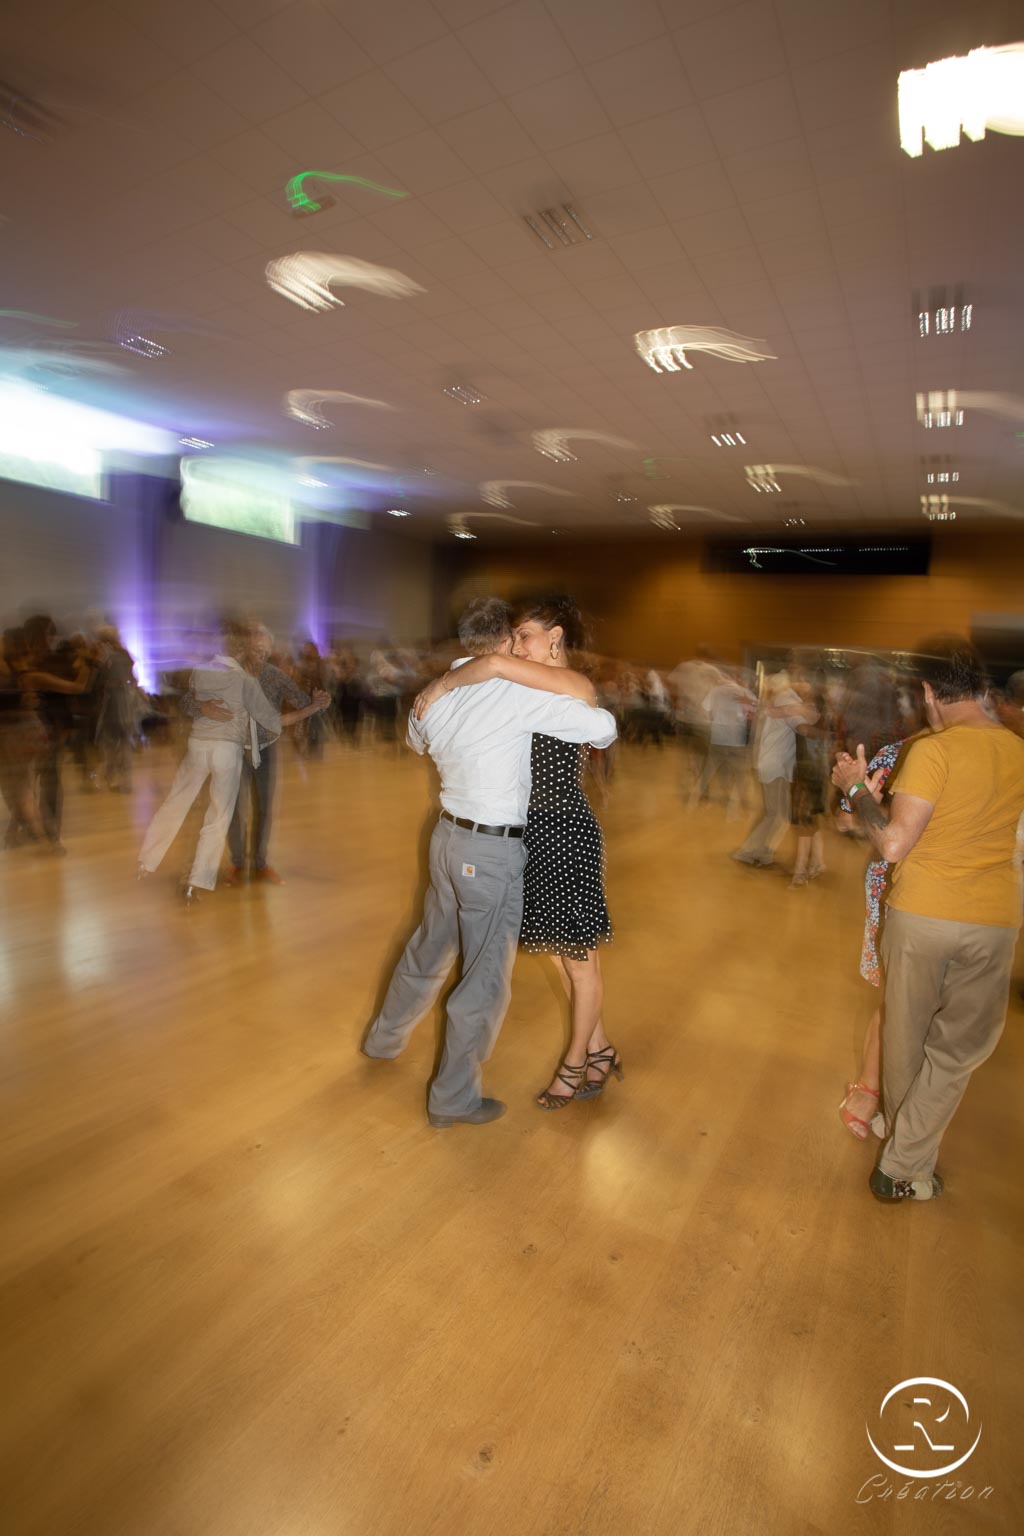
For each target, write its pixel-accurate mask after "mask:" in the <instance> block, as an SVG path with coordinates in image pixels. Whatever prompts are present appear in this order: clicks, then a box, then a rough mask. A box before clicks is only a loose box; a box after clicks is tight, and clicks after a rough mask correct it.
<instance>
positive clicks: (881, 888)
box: [842, 741, 903, 987]
mask: <svg viewBox="0 0 1024 1536" xmlns="http://www.w3.org/2000/svg"><path fill="white" fill-rule="evenodd" d="M902 748H903V742H902V741H893V742H890V744H889V745H888V746H887V747H881V748H880V749H879V751H877V752H876V753H875V755H874V757H873V758H872V759H871V761H870V763H868V773H877V772H878V771H879V769H881V770H882V780H881V782H882V786H883V788H884V787H885V785H886V784H887V783H888V782H889V776H890V774H891V773H892V771H893V769H894V768H895V767H896V761H897V759H898V757H899V755H900V752H901V751H902ZM842 808H843V810H844V811H849V810H851V806H850V802H849V801H848V800H847V799H846V797H845V795H844V796H843V800H842ZM888 876H889V866H888V864H887V863H886V861H885V859H872V860H871V863H870V864H869V865H868V867H867V869H866V870H865V873H864V895H865V897H866V898H867V912H866V913H865V917H864V942H863V944H862V945H861V952H860V974H861V975H862V976H863V978H864V980H865V981H870V983H871V985H872V986H873V987H879V986H881V984H882V968H881V966H880V965H879V962H878V932H879V929H880V928H881V926H882V899H883V897H884V896H885V885H886V881H887V879H888Z"/></svg>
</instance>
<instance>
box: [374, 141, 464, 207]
mask: <svg viewBox="0 0 1024 1536" xmlns="http://www.w3.org/2000/svg"><path fill="white" fill-rule="evenodd" d="M380 157H381V159H382V160H383V162H384V164H385V165H387V166H389V167H390V168H391V170H392V171H393V172H394V174H395V175H396V176H397V177H399V179H400V181H401V184H402V185H403V186H404V187H408V189H409V191H410V192H413V193H425V192H436V191H437V190H438V189H439V188H441V187H447V186H451V185H452V183H453V182H459V181H465V179H466V165H465V163H464V162H463V161H462V160H460V159H459V157H458V155H457V154H456V153H455V152H454V150H452V149H449V147H448V145H447V144H446V143H445V142H444V140H443V139H442V138H441V136H440V134H438V133H437V132H436V131H435V130H434V129H433V128H428V129H427V130H426V132H425V133H415V134H413V135H412V137H411V138H408V139H401V140H400V141H399V142H398V143H397V144H388V145H385V146H384V147H382V149H381V151H380Z"/></svg>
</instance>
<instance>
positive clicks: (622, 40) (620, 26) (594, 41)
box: [547, 0, 665, 64]
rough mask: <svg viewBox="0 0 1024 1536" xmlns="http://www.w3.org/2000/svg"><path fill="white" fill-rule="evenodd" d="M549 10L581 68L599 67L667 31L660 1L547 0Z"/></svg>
mask: <svg viewBox="0 0 1024 1536" xmlns="http://www.w3.org/2000/svg"><path fill="white" fill-rule="evenodd" d="M547 8H548V10H549V11H550V12H551V15H552V16H553V17H554V19H555V21H556V22H557V24H558V27H559V30H560V31H561V33H562V36H563V37H564V38H565V39H566V41H567V42H568V44H569V47H570V48H571V49H572V51H573V52H574V53H575V55H576V57H577V58H578V59H579V61H580V63H581V64H595V63H597V62H598V60H600V59H606V58H608V56H609V55H610V54H616V53H620V52H621V51H622V49H624V48H629V47H631V46H632V45H633V44H635V43H646V42H648V41H650V39H652V38H655V37H660V36H661V35H662V34H663V32H664V31H665V23H664V20H663V18H662V15H661V12H660V10H659V9H658V4H657V0H630V3H629V4H628V5H619V4H607V3H595V0H547Z"/></svg>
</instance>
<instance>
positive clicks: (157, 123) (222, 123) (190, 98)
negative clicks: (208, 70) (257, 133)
mask: <svg viewBox="0 0 1024 1536" xmlns="http://www.w3.org/2000/svg"><path fill="white" fill-rule="evenodd" d="M135 114H137V115H138V117H139V119H140V121H141V122H142V123H143V124H145V125H147V126H152V128H154V129H157V130H159V131H162V132H164V133H168V132H169V133H172V134H174V135H175V136H176V137H177V138H178V140H179V142H180V143H181V144H182V146H183V147H182V154H183V155H185V154H188V153H189V152H190V151H191V150H198V149H203V150H205V149H208V148H210V147H211V146H212V145H214V144H217V143H219V142H220V141H221V140H223V139H229V138H232V137H233V136H235V135H237V134H239V133H242V132H243V131H244V130H245V129H246V128H248V127H249V126H250V124H249V122H248V121H247V120H246V119H245V118H244V117H243V116H242V115H241V113H239V112H236V111H235V109H234V107H231V106H229V105H228V103H227V102H226V101H225V100H224V99H223V97H221V96H219V95H218V94H217V92H216V91H214V90H211V89H210V87H209V86H207V85H204V84H203V83H202V81H200V80H197V79H196V78H195V77H194V75H193V74H192V73H191V71H190V70H184V71H182V73H180V74H177V75H174V76H173V77H172V78H171V79H170V80H164V81H161V82H160V83H159V84H157V85H153V84H150V87H149V89H148V90H147V91H146V93H145V95H144V96H142V97H140V98H139V100H138V101H137V102H136V103H135V105H134V108H133V115H135Z"/></svg>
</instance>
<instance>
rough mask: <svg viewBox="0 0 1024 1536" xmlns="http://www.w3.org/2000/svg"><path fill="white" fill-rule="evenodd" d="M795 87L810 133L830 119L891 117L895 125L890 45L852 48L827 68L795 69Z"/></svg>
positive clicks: (895, 78)
mask: <svg viewBox="0 0 1024 1536" xmlns="http://www.w3.org/2000/svg"><path fill="white" fill-rule="evenodd" d="M792 79H793V90H794V93H795V95H796V99H797V103H798V104H799V107H800V117H801V119H802V121H803V123H804V126H805V130H806V132H807V134H808V137H810V138H813V136H814V134H815V133H816V131H817V129H818V128H820V127H824V126H826V125H828V124H830V123H842V122H848V121H850V120H851V119H853V120H854V121H860V120H861V119H862V118H871V119H873V120H874V121H875V122H885V121H886V119H888V120H889V121H890V122H891V123H892V126H893V128H894V129H895V126H896V125H895V122H894V119H895V116H896V80H897V71H896V70H895V69H894V67H893V60H892V56H891V53H890V51H889V49H888V48H878V47H862V48H852V49H850V50H849V51H848V52H845V53H840V54H838V55H836V56H835V57H833V58H830V59H829V62H828V68H827V69H822V68H821V66H820V65H819V64H808V65H804V66H802V67H801V68H799V69H796V70H794V71H793V76H792Z"/></svg>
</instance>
